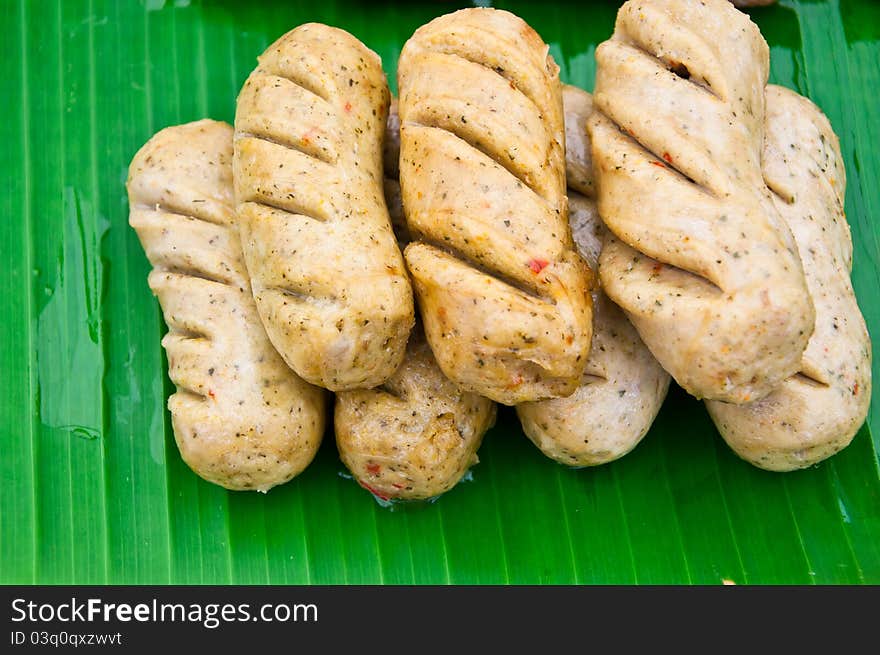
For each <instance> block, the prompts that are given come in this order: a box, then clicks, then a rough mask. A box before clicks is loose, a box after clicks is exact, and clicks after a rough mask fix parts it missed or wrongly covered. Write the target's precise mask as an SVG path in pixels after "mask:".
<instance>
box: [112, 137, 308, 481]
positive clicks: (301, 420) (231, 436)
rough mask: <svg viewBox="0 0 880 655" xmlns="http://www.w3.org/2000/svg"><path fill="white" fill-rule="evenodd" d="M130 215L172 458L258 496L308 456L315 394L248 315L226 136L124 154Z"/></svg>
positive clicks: (161, 143) (155, 143)
mask: <svg viewBox="0 0 880 655" xmlns="http://www.w3.org/2000/svg"><path fill="white" fill-rule="evenodd" d="M126 186H127V189H128V197H129V205H130V207H131V214H130V218H129V222H130V224H131V226H132V227H133V228H134V229H135V231H136V232H137V235H138V237H139V239H140V241H141V244H142V245H143V247H144V250H145V251H146V254H147V257H148V259H149V260H150V263H151V264H152V266H153V270H152V271H150V275H149V278H148V282H149V285H150V289H152V291H153V293H155V294H156V296H158V298H159V304H160V305H161V307H162V312H163V314H164V317H165V322H166V323H167V324H168V333H167V334H166V335H165V337H164V338H163V339H162V345H163V346H164V348H165V351H166V353H167V355H168V376H169V377H170V378H171V381H172V382H174V384H175V385H176V386H177V391H176V393H174V394H172V396H171V397H170V398H169V399H168V408H169V410H170V411H171V422H172V426H173V428H174V438H175V440H176V441H177V445H178V448H179V449H180V454H181V456H182V457H183V460H184V461H185V462H186V463H187V464H188V465H189V466H190V468H192V469H193V471H195V472H196V473H198V474H199V475H200V476H201V477H203V478H205V479H206V480H209V481H210V482H214V483H216V484H219V485H221V486H223V487H226V488H227V489H256V490H259V491H266V490H268V489H270V488H271V487H273V486H275V485H278V484H281V483H283V482H286V481H288V480H290V479H291V478H292V477H293V476H295V475H296V474H298V473H299V472H300V471H302V470H303V469H304V468H305V467H306V466H307V465H308V464H309V463H310V462H311V461H312V458H313V457H314V455H315V453H316V452H317V449H318V445H319V444H320V442H321V437H322V435H323V432H324V422H325V418H324V412H325V398H324V392H323V391H322V390H321V389H318V388H317V387H313V386H312V385H310V384H307V383H306V382H304V381H303V380H301V379H300V378H299V377H297V376H296V374H294V373H293V372H292V371H291V370H290V369H289V368H288V367H287V365H286V364H285V363H284V361H283V360H282V359H281V357H280V356H279V355H278V353H277V352H275V349H274V348H273V347H272V344H271V343H269V339H268V337H267V336H266V331H265V329H264V328H263V325H262V324H261V322H260V318H259V316H258V315H257V308H256V307H255V306H254V300H253V297H252V296H251V289H250V282H249V279H248V274H247V270H246V268H245V265H244V258H243V256H242V252H241V244H240V241H239V237H238V229H237V227H236V225H235V210H234V205H233V198H232V127H231V126H229V125H227V124H225V123H218V122H216V121H211V120H202V121H198V122H195V123H188V124H186V125H178V126H175V127H168V128H165V129H164V130H161V131H160V132H158V133H157V134H156V135H154V136H153V137H152V138H151V139H150V140H149V141H148V142H147V143H146V144H145V145H144V146H143V147H142V148H141V149H140V150H139V151H138V152H137V154H136V155H135V156H134V158H133V159H132V162H131V165H130V167H129V174H128V181H127V185H126Z"/></svg>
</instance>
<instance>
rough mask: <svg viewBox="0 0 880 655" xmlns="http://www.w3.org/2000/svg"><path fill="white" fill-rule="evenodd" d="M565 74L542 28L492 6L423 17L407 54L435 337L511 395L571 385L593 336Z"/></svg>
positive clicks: (409, 202) (416, 267)
mask: <svg viewBox="0 0 880 655" xmlns="http://www.w3.org/2000/svg"><path fill="white" fill-rule="evenodd" d="M558 73H559V69H558V67H557V65H556V64H555V62H554V61H553V59H552V57H550V55H549V52H548V46H547V44H545V43H544V42H543V41H542V40H541V38H540V36H539V35H538V34H537V33H536V32H535V31H534V30H533V29H532V28H531V27H529V26H528V25H527V24H526V23H525V22H524V21H523V20H522V19H520V18H518V17H516V16H514V15H513V14H511V13H509V12H506V11H501V10H495V9H486V8H472V9H462V10H460V11H457V12H453V13H451V14H447V15H444V16H441V17H439V18H436V19H434V20H432V21H431V22H429V23H428V24H426V25H423V26H422V27H420V28H419V29H418V30H416V32H415V33H414V34H413V36H412V37H411V38H410V39H409V40H408V41H407V42H406V44H405V45H404V47H403V50H402V52H401V55H400V61H399V64H398V85H399V88H400V120H401V128H400V131H401V152H400V184H401V191H402V196H403V205H404V209H405V213H406V220H407V225H408V227H409V229H410V232H411V233H412V236H413V238H414V239H415V241H413V242H412V243H410V244H409V245H408V246H407V247H406V250H405V252H404V256H405V258H406V262H407V266H408V268H409V271H410V273H411V275H412V277H413V282H414V286H415V290H416V294H417V297H418V300H419V310H420V313H421V316H422V321H423V324H424V328H425V333H426V335H427V339H428V342H429V343H430V345H431V349H432V350H433V352H434V355H435V357H436V358H437V362H438V364H439V365H440V368H441V369H442V370H443V372H444V374H445V375H446V376H447V377H449V378H450V379H451V380H452V381H453V382H455V383H456V384H457V385H458V386H459V387H461V388H462V389H465V390H467V391H473V392H475V393H479V394H481V395H484V396H486V397H488V398H491V399H493V400H495V401H497V402H500V403H505V404H511V405H512V404H516V403H519V402H524V401H527V400H536V399H539V398H548V397H558V396H565V395H569V394H571V393H572V392H573V391H574V389H575V388H576V387H577V384H578V382H579V380H580V377H581V374H582V373H583V370H584V366H585V365H586V358H587V354H588V352H589V346H590V337H591V325H592V323H591V301H590V295H589V287H590V285H591V283H592V282H591V272H590V270H589V268H588V267H587V266H586V264H585V263H584V262H583V261H582V260H581V258H580V257H579V256H578V255H577V252H576V251H575V249H574V245H573V242H572V238H571V231H570V229H569V227H568V222H567V205H566V197H565V161H564V135H563V119H562V97H561V87H560V83H559V76H558Z"/></svg>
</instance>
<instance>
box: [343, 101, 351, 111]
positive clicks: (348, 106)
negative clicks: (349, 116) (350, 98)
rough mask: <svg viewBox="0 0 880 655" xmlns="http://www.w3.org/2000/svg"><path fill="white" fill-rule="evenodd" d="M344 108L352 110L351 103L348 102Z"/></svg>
mask: <svg viewBox="0 0 880 655" xmlns="http://www.w3.org/2000/svg"><path fill="white" fill-rule="evenodd" d="M343 109H345V111H346V112H351V103H350V102H346V103H345V107H343Z"/></svg>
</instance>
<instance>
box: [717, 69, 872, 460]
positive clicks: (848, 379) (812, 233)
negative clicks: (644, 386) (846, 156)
mask: <svg viewBox="0 0 880 655" xmlns="http://www.w3.org/2000/svg"><path fill="white" fill-rule="evenodd" d="M766 96H767V116H766V123H767V128H766V136H765V141H764V156H763V161H764V177H765V179H766V180H767V184H768V185H769V187H770V188H771V189H772V190H773V192H774V195H773V200H774V203H775V204H776V206H777V208H778V209H779V212H780V214H781V215H782V217H783V218H784V219H785V220H786V222H787V223H788V225H789V226H790V227H791V230H792V232H793V234H794V238H795V241H796V242H797V245H798V250H799V252H800V256H801V259H802V260H803V263H804V270H805V271H806V275H807V285H808V286H809V289H810V295H811V296H812V298H813V303H814V305H815V307H816V328H815V331H814V332H813V335H812V337H811V338H810V342H809V344H808V345H807V349H806V351H805V352H804V354H803V357H802V359H801V365H800V369H799V370H798V372H797V373H796V374H795V375H792V376H791V377H789V378H788V379H787V380H785V381H784V382H783V383H782V385H781V386H779V387H778V388H777V389H776V390H774V391H773V393H771V394H770V395H769V396H767V397H766V398H764V399H762V400H760V401H757V402H754V403H749V404H748V405H730V404H726V403H721V402H708V403H707V404H706V406H707V408H708V410H709V414H710V416H711V417H712V420H713V421H714V422H715V425H716V426H717V427H718V430H719V432H720V433H721V436H722V437H723V438H724V440H725V441H726V442H727V444H728V445H729V446H730V447H731V448H732V449H733V451H734V452H735V453H737V454H738V455H739V456H740V457H742V458H743V459H745V460H746V461H749V462H751V463H752V464H754V465H756V466H758V467H760V468H764V469H768V470H771V471H791V470H795V469H801V468H805V467H808V466H812V465H813V464H816V463H818V462H820V461H822V460H824V459H826V458H828V457H830V456H831V455H833V454H834V453H836V452H838V451H839V450H841V449H842V448H844V447H846V446H847V445H848V444H849V443H850V442H851V441H852V439H853V436H854V435H855V434H856V432H857V431H858V429H859V427H861V425H862V424H863V423H864V421H865V417H866V416H867V413H868V406H869V404H870V399H871V341H870V337H869V335H868V330H867V327H866V326H865V319H864V317H863V316H862V313H861V311H860V310H859V306H858V303H857V301H856V297H855V293H854V291H853V287H852V282H851V280H850V273H851V270H852V239H851V237H850V232H849V225H848V224H847V221H846V216H845V215H844V211H843V205H844V191H845V188H846V172H845V170H844V166H843V159H842V158H841V155H840V144H839V141H838V139H837V136H836V135H835V134H834V132H833V130H832V129H831V124H830V123H829V122H828V119H827V118H826V117H825V115H824V114H823V113H822V112H821V110H820V109H819V108H818V107H816V105H814V104H813V103H812V102H811V101H809V100H807V99H806V98H804V97H801V96H799V95H798V94H796V93H795V92H794V91H789V90H788V89H784V88H782V87H779V86H772V85H771V86H768V87H767V94H766Z"/></svg>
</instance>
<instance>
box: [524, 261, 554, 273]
mask: <svg viewBox="0 0 880 655" xmlns="http://www.w3.org/2000/svg"><path fill="white" fill-rule="evenodd" d="M549 265H550V262H548V261H547V260H545V259H533V260H531V261H530V262H529V264H528V266H529V268H530V269H532V273H534V274H535V275H537V274H538V273H540V272H541V271H543V270H544V269H545V268H547V266H549Z"/></svg>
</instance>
